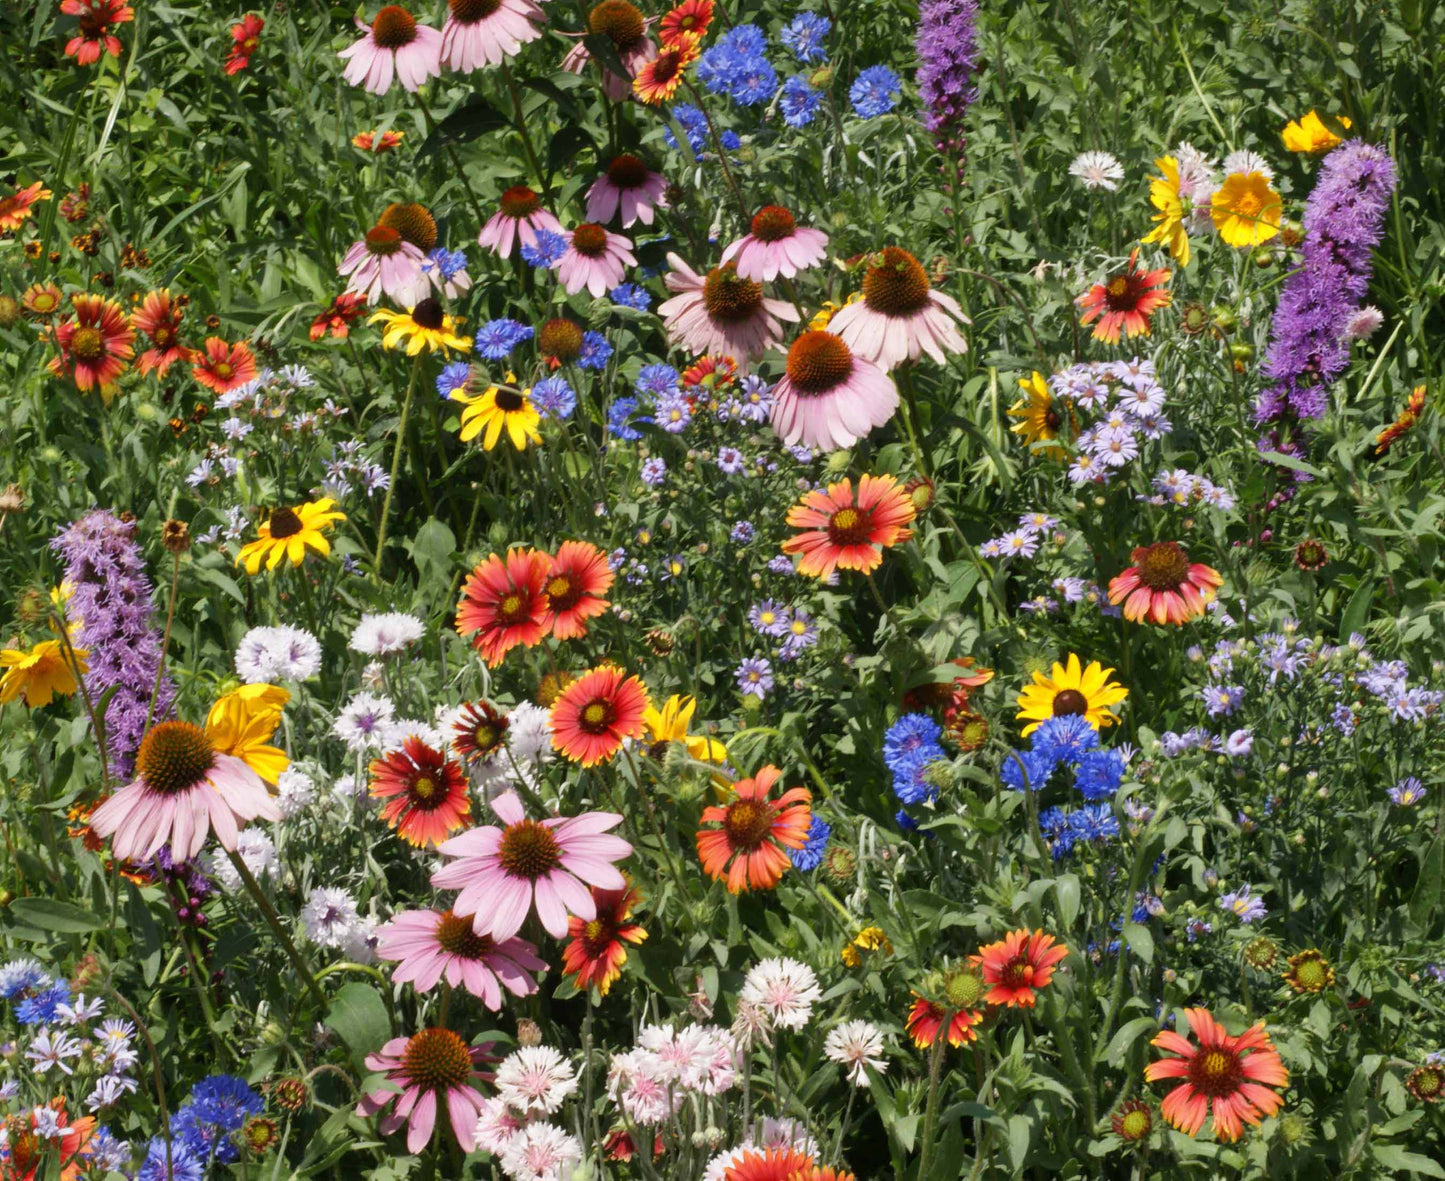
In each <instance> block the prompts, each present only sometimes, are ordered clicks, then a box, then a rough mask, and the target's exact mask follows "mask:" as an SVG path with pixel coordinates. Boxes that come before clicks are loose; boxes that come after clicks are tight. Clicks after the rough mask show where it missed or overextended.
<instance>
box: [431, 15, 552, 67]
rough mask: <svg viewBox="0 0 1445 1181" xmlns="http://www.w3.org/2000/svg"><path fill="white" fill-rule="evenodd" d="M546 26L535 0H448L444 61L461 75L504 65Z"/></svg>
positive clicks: (443, 35)
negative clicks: (483, 68)
mask: <svg viewBox="0 0 1445 1181" xmlns="http://www.w3.org/2000/svg"><path fill="white" fill-rule="evenodd" d="M546 23H547V18H546V16H545V15H544V14H543V12H542V10H541V8H539V7H538V6H537V5H536V4H534V3H533V2H532V0H448V4H447V20H446V24H444V25H443V26H442V43H441V59H442V61H443V62H445V63H446V65H447V67H448V68H449V69H452V70H455V71H456V72H457V73H459V74H467V73H470V72H471V71H473V70H480V69H481V68H482V67H484V66H498V65H501V64H502V63H503V62H505V61H506V60H507V58H509V57H515V56H516V54H517V53H519V52H520V51H521V48H522V46H523V45H524V44H526V43H527V42H528V41H535V40H537V38H538V37H540V36H541V35H542V26H543V25H545V24H546Z"/></svg>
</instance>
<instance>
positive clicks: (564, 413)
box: [532, 377, 577, 419]
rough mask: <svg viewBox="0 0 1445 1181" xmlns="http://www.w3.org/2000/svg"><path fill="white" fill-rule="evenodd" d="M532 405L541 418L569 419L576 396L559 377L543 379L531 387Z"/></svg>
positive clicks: (573, 408)
mask: <svg viewBox="0 0 1445 1181" xmlns="http://www.w3.org/2000/svg"><path fill="white" fill-rule="evenodd" d="M532 405H533V406H535V407H536V408H537V413H539V414H540V415H541V416H542V417H543V418H557V419H564V418H571V417H572V411H573V410H575V409H576V408H577V395H576V393H575V392H573V389H572V387H571V386H570V385H568V384H567V382H566V381H565V380H564V379H563V378H560V377H544V378H543V379H542V380H541V381H539V382H538V383H537V384H536V385H534V386H533V387H532Z"/></svg>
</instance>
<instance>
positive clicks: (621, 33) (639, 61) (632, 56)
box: [562, 0, 657, 103]
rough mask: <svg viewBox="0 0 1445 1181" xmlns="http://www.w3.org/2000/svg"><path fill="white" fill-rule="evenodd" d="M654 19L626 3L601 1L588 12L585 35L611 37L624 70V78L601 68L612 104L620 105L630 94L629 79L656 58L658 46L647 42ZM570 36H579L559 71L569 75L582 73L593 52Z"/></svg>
mask: <svg viewBox="0 0 1445 1181" xmlns="http://www.w3.org/2000/svg"><path fill="white" fill-rule="evenodd" d="M656 19H657V18H656V17H644V16H643V15H642V13H641V12H640V11H638V9H637V7H636V5H634V4H631V3H629V2H628V0H602V3H600V4H597V5H595V6H594V7H593V8H592V10H591V11H590V12H588V14H587V32H589V33H596V34H601V35H602V36H604V37H608V38H610V39H611V41H612V46H613V48H614V49H616V50H617V56H618V58H619V59H620V60H621V62H622V65H623V68H624V69H626V70H627V77H625V78H619V77H618V76H617V75H616V74H614V73H613V72H612V71H611V70H609V69H606V68H605V67H603V68H602V89H603V91H604V92H605V93H606V95H607V97H608V98H610V99H611V100H612V101H613V102H615V103H620V102H621V101H622V100H623V99H625V98H627V97H628V96H629V95H631V94H632V79H633V78H635V77H636V76H637V71H638V70H640V69H641V68H642V67H643V66H644V65H646V64H647V63H648V62H650V61H652V60H653V58H655V57H656V56H657V46H656V45H654V44H653V43H652V42H651V41H649V40H648V39H647V29H648V26H650V25H651V24H652V23H653V22H654V21H655V20H656ZM572 36H576V37H578V41H577V44H576V45H574V46H573V47H572V48H571V49H570V50H568V51H567V56H566V57H564V58H563V59H562V68H563V69H564V70H566V71H567V72H568V73H569V74H581V73H583V72H584V71H585V70H586V69H587V63H588V62H590V61H591V60H592V53H591V51H590V50H589V49H588V48H587V46H586V45H584V44H583V43H582V40H581V38H580V35H579V34H575V33H574V34H572Z"/></svg>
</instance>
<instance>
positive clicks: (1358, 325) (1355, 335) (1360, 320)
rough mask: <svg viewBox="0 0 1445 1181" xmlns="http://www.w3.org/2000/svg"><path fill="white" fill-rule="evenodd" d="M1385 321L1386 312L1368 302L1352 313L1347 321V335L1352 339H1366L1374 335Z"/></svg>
mask: <svg viewBox="0 0 1445 1181" xmlns="http://www.w3.org/2000/svg"><path fill="white" fill-rule="evenodd" d="M1384 322H1385V313H1384V312H1382V311H1380V309H1379V308H1377V307H1376V306H1375V305H1374V304H1372V303H1368V304H1366V305H1365V306H1364V307H1362V308H1361V309H1360V310H1359V311H1357V312H1354V313H1352V314H1351V316H1350V318H1349V319H1348V320H1347V321H1346V322H1345V335H1346V336H1347V337H1349V338H1350V339H1351V340H1364V339H1366V338H1367V337H1370V336H1374V335H1375V333H1376V332H1378V331H1379V330H1380V326H1381V325H1382V324H1384Z"/></svg>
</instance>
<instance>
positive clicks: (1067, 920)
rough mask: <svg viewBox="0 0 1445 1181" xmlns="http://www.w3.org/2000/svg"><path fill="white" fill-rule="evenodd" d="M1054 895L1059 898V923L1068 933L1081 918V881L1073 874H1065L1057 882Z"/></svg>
mask: <svg viewBox="0 0 1445 1181" xmlns="http://www.w3.org/2000/svg"><path fill="white" fill-rule="evenodd" d="M1054 893H1055V894H1057V895H1058V896H1059V921H1060V922H1061V923H1062V924H1063V925H1064V930H1066V931H1067V930H1068V929H1069V928H1070V927H1072V926H1073V925H1074V920H1075V919H1076V918H1078V917H1079V898H1080V887H1079V879H1078V878H1076V877H1075V876H1074V875H1073V874H1071V873H1066V874H1064V876H1063V877H1061V878H1058V879H1056V880H1055V882H1054Z"/></svg>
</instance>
